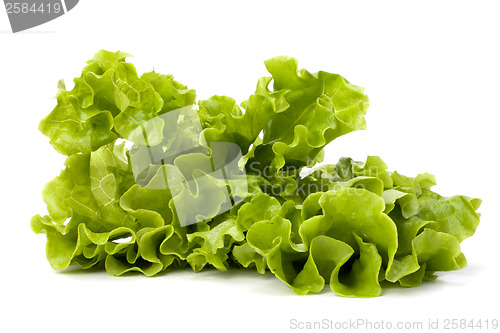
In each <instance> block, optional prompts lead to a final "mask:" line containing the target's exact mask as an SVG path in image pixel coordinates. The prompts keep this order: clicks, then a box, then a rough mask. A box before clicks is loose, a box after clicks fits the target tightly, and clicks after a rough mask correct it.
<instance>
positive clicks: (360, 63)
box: [0, 0, 500, 332]
mask: <svg viewBox="0 0 500 333" xmlns="http://www.w3.org/2000/svg"><path fill="white" fill-rule="evenodd" d="M499 12H500V6H499V3H498V2H495V1H470V2H462V1H452V2H442V1H439V2H438V1H430V2H427V1H415V2H400V1H395V2H387V1H366V2H362V1H344V2H336V1H325V2H316V1H302V2H298V3H296V2H290V1H286V2H281V1H272V0H269V1H266V2H260V1H251V2H250V1H249V2H240V1H229V2H218V1H200V2H194V1H124V0H120V1H118V0H113V1H110V0H106V1H102V0H101V1H98V0H84V1H80V3H79V4H78V5H77V6H76V7H75V8H74V9H73V10H72V11H70V12H69V13H68V14H67V15H65V16H63V17H61V18H58V19H56V20H54V21H52V22H49V23H47V24H45V25H42V26H39V27H36V28H33V29H31V30H29V31H26V32H22V33H17V34H12V33H11V32H10V27H9V24H8V20H7V16H6V14H5V13H4V12H3V8H2V13H0V51H1V52H0V112H1V114H0V138H1V141H2V143H1V151H2V154H1V157H0V158H1V163H0V168H1V173H0V174H1V175H2V182H1V185H2V186H1V190H0V205H1V228H0V237H1V241H0V251H1V252H0V253H1V254H2V262H1V265H0V267H1V268H0V269H1V275H0V276H1V280H2V281H1V283H0V290H1V296H0V297H1V298H0V302H1V304H2V310H1V312H0V319H1V320H0V330H1V331H2V332H20V331H24V332H30V331H35V330H42V329H44V330H45V329H46V330H50V331H51V332H68V331H70V332H83V331H88V330H92V331H96V332H103V331H105V330H108V331H116V332H129V331H136V332H138V331H147V330H151V329H155V332H179V331H187V332H196V331H207V330H208V331H214V332H215V331H219V332H228V331H238V332H255V331H262V332H288V331H294V330H291V329H290V320H291V319H294V318H295V319H297V320H299V321H317V320H322V319H331V320H334V321H344V320H349V319H358V318H366V319H369V320H372V321H381V320H384V321H392V322H394V323H395V322H397V321H423V322H424V327H426V325H427V322H428V320H429V319H436V318H439V319H440V320H441V321H444V320H445V319H454V318H457V319H462V318H463V319H471V318H474V319H476V320H478V319H483V320H484V319H489V320H491V319H493V318H496V319H500V313H499V311H498V308H499V307H498V305H499V304H498V299H499V296H500V295H499V287H498V278H499V276H500V270H499V265H498V261H499V255H498V249H499V245H498V244H497V241H498V237H499V234H500V228H499V221H498V220H499V216H500V213H499V207H500V196H499V194H498V193H499V192H500V186H499V185H500V184H499V181H498V179H499V171H498V168H499V165H498V162H499V158H498V155H499V148H498V145H499V143H500V135H499V124H498V122H499V120H500V117H499V111H500V110H499V102H498V97H499V94H500V80H499V77H500V65H499V60H500V52H499V48H498V45H499V39H500V38H499V33H500V20H498V13H499ZM102 48H105V49H107V50H111V51H116V50H122V51H125V52H128V53H131V54H133V55H134V58H131V59H130V61H132V62H133V63H134V64H135V65H136V66H137V68H138V71H139V72H140V73H142V72H145V71H150V70H152V69H153V67H154V69H155V70H156V71H158V72H160V73H164V74H168V73H171V74H173V75H174V76H175V77H176V79H178V80H179V81H180V82H182V83H185V84H187V85H188V86H189V87H191V88H195V89H196V90H197V93H198V96H199V98H202V99H203V98H208V97H210V96H211V95H213V94H219V95H229V96H233V97H235V98H236V99H237V100H238V101H243V100H244V99H246V98H247V97H248V96H249V95H250V94H251V93H252V92H253V90H254V88H255V84H256V82H257V79H258V78H259V77H261V76H264V75H266V70H265V67H264V65H263V61H264V60H265V59H267V58H270V57H272V56H275V55H279V54H285V55H290V56H294V57H296V58H298V59H299V61H300V66H301V68H306V69H308V70H310V71H311V72H314V71H317V70H325V71H329V72H334V73H339V74H341V75H343V76H344V77H346V78H347V79H348V80H349V81H350V82H351V83H354V84H356V85H360V86H364V87H366V93H367V94H368V95H369V96H370V102H371V106H370V109H369V111H368V115H367V124H368V130H367V131H362V132H356V133H352V134H349V135H347V136H345V137H342V138H340V139H338V140H336V141H334V142H333V143H331V145H330V146H329V147H328V149H327V158H326V160H327V162H332V163H333V162H335V161H336V160H337V159H338V157H340V156H351V157H353V158H355V159H358V160H364V159H365V158H366V156H367V155H380V156H381V157H382V158H383V159H384V160H385V161H386V163H387V164H388V165H389V168H390V169H391V170H397V171H398V172H401V173H403V174H407V175H409V176H414V175H416V174H417V173H420V172H430V173H433V174H435V175H436V177H437V180H438V186H437V187H436V188H435V190H437V191H438V192H440V193H441V194H443V195H453V194H464V195H468V196H471V197H480V198H482V199H483V205H482V207H481V208H480V212H481V213H482V219H481V224H480V226H479V228H478V229H477V232H476V234H475V235H474V236H473V237H471V238H469V239H467V240H466V241H464V242H463V243H462V251H463V252H464V254H465V255H466V257H467V259H468V262H469V265H468V267H466V268H465V269H463V270H461V271H455V272H448V273H443V274H440V278H439V279H438V280H437V281H434V282H432V283H426V284H425V285H423V286H421V287H418V288H413V289H403V288H390V289H385V290H384V293H383V295H382V296H381V297H378V298H373V299H349V298H342V297H337V296H335V294H333V293H332V292H330V291H328V288H327V289H326V291H325V292H323V293H321V294H319V295H309V296H296V295H295V294H293V292H292V291H291V290H290V289H288V287H286V286H285V285H284V284H282V283H281V282H280V281H279V280H277V279H276V278H274V277H273V276H271V275H265V276H261V275H259V274H257V273H256V272H254V271H251V272H242V271H233V272H217V271H207V272H202V273H198V274H195V273H193V272H191V271H189V270H186V271H183V272H174V273H171V274H167V275H162V276H159V277H155V278H146V277H143V276H128V277H121V278H116V277H111V276H108V275H107V274H106V273H105V272H90V273H87V272H83V273H81V272H79V271H75V270H70V271H68V272H55V271H53V270H52V269H51V268H50V266H49V264H48V262H47V261H46V259H45V253H44V247H45V237H44V236H43V235H35V234H33V233H32V232H31V230H30V227H29V221H30V218H31V216H32V215H34V214H36V213H41V214H43V213H44V212H45V206H44V204H43V201H42V198H41V190H42V187H43V185H44V184H45V183H46V182H47V181H49V180H50V179H52V178H53V177H54V176H56V175H57V174H58V173H59V171H60V170H61V168H62V167H63V161H64V158H63V157H62V156H60V155H58V154H57V153H56V152H55V151H54V150H53V148H52V147H51V146H50V145H49V143H48V139H47V138H45V137H44V136H43V135H41V134H40V133H39V132H38V130H37V125H38V122H39V120H40V119H41V118H43V117H45V116H46V115H47V114H48V113H49V112H50V111H51V110H52V108H53V107H54V106H55V100H54V99H53V96H55V94H56V91H57V88H56V87H57V81H58V80H59V79H65V81H66V83H67V85H68V87H69V88H71V84H70V83H71V82H72V79H73V77H75V76H79V73H80V70H81V68H82V67H83V66H84V64H85V62H86V60H88V59H90V58H91V57H92V56H93V54H94V53H95V52H96V51H98V50H100V49H102ZM295 331H297V330H295ZM474 331H481V330H479V329H475V330H474ZM482 331H485V330H484V328H483V330H482Z"/></svg>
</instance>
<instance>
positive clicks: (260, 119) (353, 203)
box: [31, 51, 481, 297]
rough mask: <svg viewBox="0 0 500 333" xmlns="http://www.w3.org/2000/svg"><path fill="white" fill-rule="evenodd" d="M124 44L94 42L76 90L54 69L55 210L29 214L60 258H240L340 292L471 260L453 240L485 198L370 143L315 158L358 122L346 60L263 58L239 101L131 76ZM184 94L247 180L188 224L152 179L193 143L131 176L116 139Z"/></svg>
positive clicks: (402, 280) (353, 293)
mask: <svg viewBox="0 0 500 333" xmlns="http://www.w3.org/2000/svg"><path fill="white" fill-rule="evenodd" d="M127 56H128V55H127V54H125V53H122V52H116V53H112V52H108V51H100V52H98V53H97V54H96V55H95V56H94V58H92V59H91V60H89V61H88V64H87V66H86V67H85V68H84V69H83V71H82V75H81V76H80V77H78V78H75V80H74V88H73V89H72V90H66V88H65V85H64V83H63V82H62V81H61V82H60V83H59V92H58V94H57V106H56V107H55V108H54V110H53V111H52V112H51V113H50V114H49V115H48V116H47V117H46V118H45V119H43V120H42V121H41V122H40V126H39V129H40V131H41V132H42V133H43V134H44V135H46V136H47V137H49V138H50V143H51V144H52V146H53V147H54V148H55V149H56V150H57V151H58V152H59V153H61V154H64V155H67V159H66V162H65V169H64V170H63V171H62V172H61V174H60V175H59V176H57V177H56V178H54V179H53V180H51V181H50V182H49V183H47V184H46V186H45V187H44V189H43V193H42V195H43V200H44V201H45V203H46V204H47V210H48V215H45V216H40V215H36V216H34V217H33V218H32V220H31V227H32V229H33V231H34V232H35V233H41V232H43V233H45V234H46V236H47V246H46V252H47V258H48V260H49V262H50V264H51V266H52V267H53V268H54V269H57V270H64V269H66V268H67V267H68V266H69V265H75V264H76V265H79V266H81V268H83V269H87V268H90V267H93V266H96V267H98V266H104V267H105V269H106V270H107V272H108V273H109V274H111V275H116V276H118V275H122V274H125V273H127V272H132V271H138V272H141V273H143V274H145V275H147V276H153V275H156V274H159V273H160V272H164V271H166V270H167V268H169V269H177V268H183V267H185V266H190V267H191V268H192V269H193V270H194V271H196V272H198V271H200V270H202V269H203V268H205V267H208V266H211V267H214V268H216V269H218V270H222V271H224V270H227V269H228V268H232V267H245V268H249V269H255V270H257V271H258V272H259V273H261V274H264V273H266V271H270V272H271V273H272V274H274V275H275V276H276V277H277V278H278V279H280V280H281V281H283V282H284V283H285V284H287V285H288V286H289V287H290V288H291V289H293V291H295V292H296V293H297V294H307V293H311V292H320V291H322V290H323V289H324V287H325V284H329V285H330V288H331V289H332V290H333V291H334V292H335V293H336V294H338V295H341V296H347V297H373V296H378V295H380V293H381V282H382V281H384V280H385V281H388V282H389V283H397V284H400V285H401V286H405V287H413V286H418V285H420V284H421V283H422V281H423V280H431V279H434V278H436V275H435V272H437V271H448V270H456V269H461V268H463V267H464V266H465V265H466V260H465V257H464V255H463V254H462V252H461V250H460V242H462V241H463V240H464V239H466V238H467V237H469V236H471V235H472V234H474V232H475V230H476V227H477V226H478V224H479V214H478V213H476V210H477V209H478V207H479V206H480V204H481V200H480V199H473V198H469V197H465V196H453V197H442V196H440V195H439V194H437V193H434V192H433V191H432V190H431V187H432V186H433V185H434V184H435V179H434V177H433V176H432V175H430V174H427V173H424V174H420V175H417V176H416V177H414V178H412V177H406V176H403V175H401V174H398V173H397V172H390V171H388V170H387V166H386V164H385V163H384V162H383V161H382V160H381V159H380V158H379V157H376V156H370V157H368V158H367V160H366V161H365V162H356V161H353V160H352V159H350V158H342V159H340V161H339V162H338V163H337V164H334V165H322V166H319V167H315V168H313V169H310V168H312V167H314V165H315V164H316V163H318V162H320V161H322V159H323V148H324V147H325V145H327V144H328V143H329V142H331V141H332V140H334V139H335V138H337V137H339V136H342V135H344V134H346V133H349V132H352V131H356V130H361V129H365V127H366V125H365V118H364V115H365V113H366V111H367V108H368V104H369V103H368V97H367V96H366V95H365V94H364V89H363V88H360V87H357V86H355V85H352V84H350V83H349V82H347V81H346V80H345V79H344V78H343V77H341V76H340V75H336V74H330V73H327V72H322V71H320V72H317V73H309V72H308V71H306V70H304V69H302V70H300V71H299V70H298V63H297V60H295V59H293V58H290V57H284V56H280V57H275V58H272V59H269V60H267V61H266V62H265V65H266V67H267V69H268V71H269V72H270V74H271V76H270V77H263V78H261V79H259V81H258V83H257V88H256V90H255V93H254V94H253V95H251V96H250V97H249V98H248V100H246V101H244V102H243V103H241V104H240V105H238V104H237V103H236V102H235V100H234V99H232V98H230V97H226V96H213V97H211V98H209V99H208V100H201V101H196V94H195V91H194V90H193V89H188V88H187V86H185V85H183V84H181V83H179V82H177V81H175V80H174V79H173V77H172V76H171V75H162V74H158V73H155V72H150V73H144V74H142V75H141V76H139V75H138V74H137V72H136V69H135V67H134V66H133V65H132V64H130V63H128V62H126V61H125V59H126V57H127ZM270 86H272V88H270ZM191 105H197V108H198V109H197V110H198V111H197V112H198V116H199V119H200V121H201V125H202V127H203V135H204V137H205V139H206V141H207V142H209V143H210V142H232V143H235V144H237V145H238V146H239V147H240V148H241V152H242V154H243V155H244V162H245V165H244V168H245V171H246V182H247V187H246V190H245V191H244V192H245V193H243V194H242V193H238V195H239V196H242V197H244V199H243V201H242V202H240V203H238V204H236V205H234V206H233V207H232V208H231V209H230V210H227V211H225V212H222V213H220V214H217V211H218V210H219V209H221V202H219V198H218V197H217V196H215V195H214V196H209V197H207V198H206V208H207V209H209V210H213V212H211V213H212V216H215V217H213V218H211V219H208V220H205V221H201V222H199V223H196V224H192V225H188V226H182V225H181V223H180V221H179V219H178V216H177V214H176V207H174V204H173V197H175V195H173V192H172V191H171V190H170V189H169V188H168V186H166V187H164V188H161V187H159V186H156V185H157V184H156V183H157V182H158V181H159V175H160V174H161V173H162V171H164V169H165V168H167V167H170V168H180V166H182V165H189V166H190V170H191V171H192V172H194V171H196V169H197V161H198V160H199V156H198V155H196V153H186V154H184V155H182V156H179V157H177V158H176V159H175V161H174V162H172V163H171V165H169V166H167V165H158V166H156V168H152V169H151V170H153V171H152V173H151V175H150V177H149V178H148V183H147V184H146V185H144V186H140V185H138V184H137V183H136V181H135V179H134V174H133V172H132V165H131V162H130V148H128V147H127V145H126V140H124V139H127V138H129V137H130V135H131V133H133V131H134V129H136V128H137V127H138V126H140V125H141V124H144V123H145V122H147V121H150V120H152V119H155V117H158V116H159V115H162V114H166V113H168V112H171V111H173V110H176V109H179V108H182V107H186V106H191ZM168 125H169V124H164V126H165V130H167V129H168ZM174 125H175V124H174ZM180 135H186V133H184V134H182V133H181V134H180ZM155 172H156V173H155ZM212 181H213V183H214V184H215V185H216V186H220V187H223V186H226V184H225V183H224V182H220V183H219V182H218V179H213V180H212ZM179 195H182V193H181V194H179ZM231 195H233V196H235V195H236V193H232V194H231Z"/></svg>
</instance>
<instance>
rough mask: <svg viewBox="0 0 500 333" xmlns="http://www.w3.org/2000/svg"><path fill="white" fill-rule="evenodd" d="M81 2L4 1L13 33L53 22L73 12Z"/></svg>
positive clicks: (67, 0)
mask: <svg viewBox="0 0 500 333" xmlns="http://www.w3.org/2000/svg"><path fill="white" fill-rule="evenodd" d="M78 1H79V0H4V3H5V10H6V12H7V16H8V17H9V21H10V26H11V28H12V32H14V33H15V32H19V31H23V30H27V29H30V28H33V27H36V26H39V25H41V24H44V23H46V22H49V21H52V20H53V19H55V18H58V17H59V16H62V15H64V14H66V13H67V12H69V11H70V10H72V9H73V8H74V7H75V6H76V5H77V4H78Z"/></svg>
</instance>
